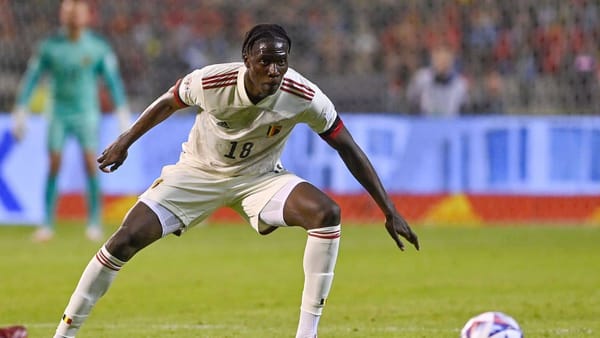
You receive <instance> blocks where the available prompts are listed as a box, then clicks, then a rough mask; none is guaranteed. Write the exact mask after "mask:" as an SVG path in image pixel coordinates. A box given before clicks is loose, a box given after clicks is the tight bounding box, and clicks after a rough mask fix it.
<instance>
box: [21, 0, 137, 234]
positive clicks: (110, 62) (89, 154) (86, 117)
mask: <svg viewBox="0 0 600 338" xmlns="http://www.w3.org/2000/svg"><path fill="white" fill-rule="evenodd" d="M59 13H60V23H61V28H60V29H59V31H58V32H57V33H56V34H54V35H52V36H50V37H48V38H47V39H45V40H44V41H42V43H41V44H40V45H39V48H38V50H37V52H36V54H34V55H33V56H32V58H31V60H30V61H29V64H28V67H27V71H26V73H25V75H24V78H23V80H22V83H21V85H20V89H19V94H18V96H17V99H16V107H15V109H14V111H13V122H14V123H13V130H12V131H13V135H14V136H15V138H16V139H17V140H20V139H21V138H22V137H23V136H24V135H25V131H26V120H27V112H28V109H27V106H28V103H29V100H30V99H31V96H32V93H33V90H34V88H35V87H36V85H37V84H38V81H39V79H40V78H41V77H42V75H47V76H48V79H49V82H50V89H51V97H50V102H51V104H50V106H49V107H48V108H49V111H48V112H47V113H48V116H49V121H48V134H47V147H48V152H49V165H50V168H49V172H48V177H47V181H46V189H45V198H44V203H45V220H44V224H43V225H42V226H40V227H39V228H38V229H37V231H36V232H35V233H34V236H33V239H34V241H47V240H50V239H51V238H52V237H53V235H54V227H55V225H54V219H55V214H56V202H57V198H58V196H57V195H58V188H57V177H58V172H59V170H60V164H61V158H62V149H63V146H64V144H65V140H66V138H67V137H69V136H73V137H75V139H76V140H77V141H78V142H79V144H80V146H81V148H82V150H83V158H84V161H85V170H86V174H87V193H88V194H87V203H88V225H87V230H86V236H87V237H88V238H89V239H90V240H93V241H100V240H102V239H103V237H104V236H103V231H102V227H101V222H100V221H101V220H100V218H101V217H100V215H101V211H100V209H101V201H100V199H101V194H100V187H99V183H98V178H97V175H96V165H95V159H96V151H97V147H98V138H99V133H98V129H99V124H100V120H101V113H100V104H99V95H98V78H99V77H102V78H103V80H104V83H105V84H106V86H107V87H108V89H109V91H110V94H111V96H112V100H113V103H114V106H115V107H116V110H115V111H116V113H117V115H118V120H119V125H120V127H121V129H122V130H125V129H126V128H127V126H128V124H129V121H130V114H129V110H128V108H127V104H126V97H125V93H124V89H123V84H122V81H121V78H120V76H119V70H118V65H117V59H116V57H115V54H114V53H113V51H112V49H111V47H110V46H109V44H108V43H107V42H106V41H105V40H103V39H102V38H100V37H98V36H97V35H95V34H94V33H92V32H91V31H89V30H88V29H87V25H88V21H89V17H90V9H89V7H88V4H87V2H85V1H81V0H63V1H62V2H61V5H60V11H59Z"/></svg>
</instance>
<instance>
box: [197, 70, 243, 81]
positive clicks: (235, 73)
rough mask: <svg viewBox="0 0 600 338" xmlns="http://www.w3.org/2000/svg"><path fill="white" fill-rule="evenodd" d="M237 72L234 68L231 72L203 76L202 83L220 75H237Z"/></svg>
mask: <svg viewBox="0 0 600 338" xmlns="http://www.w3.org/2000/svg"><path fill="white" fill-rule="evenodd" d="M237 73H238V71H237V70H234V71H231V72H229V73H223V74H217V75H211V76H207V77H203V78H202V83H204V81H206V80H212V79H216V78H219V77H227V76H231V75H237Z"/></svg>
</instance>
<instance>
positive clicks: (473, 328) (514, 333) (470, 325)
mask: <svg viewBox="0 0 600 338" xmlns="http://www.w3.org/2000/svg"><path fill="white" fill-rule="evenodd" d="M460 338H523V332H522V331H521V328H520V327H519V323H517V321H516V320H514V319H513V318H512V317H510V316H508V315H506V314H504V313H502V312H484V313H482V314H479V315H477V316H475V317H473V318H471V319H469V321H468V322H467V323H466V324H465V326H464V327H463V329H462V330H461V331H460Z"/></svg>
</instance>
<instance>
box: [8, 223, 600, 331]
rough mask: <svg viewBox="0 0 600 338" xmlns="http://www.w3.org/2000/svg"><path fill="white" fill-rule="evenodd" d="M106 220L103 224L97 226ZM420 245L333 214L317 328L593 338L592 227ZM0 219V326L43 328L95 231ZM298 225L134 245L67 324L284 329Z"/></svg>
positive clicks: (598, 236) (482, 232)
mask: <svg viewBox="0 0 600 338" xmlns="http://www.w3.org/2000/svg"><path fill="white" fill-rule="evenodd" d="M109 230H112V229H109ZM415 230H416V232H417V233H418V234H419V238H420V241H421V244H422V249H421V251H420V252H416V251H415V250H414V249H413V248H412V247H408V248H407V250H406V251H405V252H401V251H399V250H398V249H396V248H395V246H394V243H393V241H392V240H391V239H390V238H389V237H388V235H387V233H386V232H385V230H384V228H383V225H360V226H359V225H345V226H344V227H343V231H342V242H341V247H340V255H339V259H338V265H337V268H336V277H335V281H334V285H333V289H332V292H331V294H330V298H329V302H328V305H327V307H326V309H325V312H324V316H323V318H322V319H321V325H320V329H319V336H320V337H344V338H346V337H361V338H362V337H395V338H397V337H411V338H415V337H436V338H438V337H449V338H450V337H452V338H457V337H458V336H459V330H460V328H461V327H462V325H463V324H464V323H465V322H466V321H467V319H469V318H470V317H471V316H473V315H475V314H477V313H479V312H483V311H489V310H498V311H503V312H506V313H507V314H509V315H512V316H513V317H514V318H515V319H517V321H519V323H520V324H521V326H522V328H523V329H524V332H525V336H526V337H528V338H529V337H569V338H578V337H600V321H599V320H598V318H600V244H599V243H600V229H598V228H584V227H531V226H529V227H527V226H521V227H494V228H483V229H481V228H478V229H466V228H465V229H450V228H429V227H419V226H416V227H415ZM32 231H33V230H32V228H27V227H0V325H2V326H5V325H14V324H23V325H25V326H26V327H27V328H28V330H29V333H30V337H32V338H36V337H50V336H52V334H53V332H54V329H55V327H56V324H57V323H58V320H59V319H60V316H61V315H62V311H63V309H64V307H65V305H66V304H67V301H68V298H69V296H70V294H71V292H72V291H73V289H74V287H75V284H76V283H77V281H78V279H79V276H80V274H81V272H82V271H83V269H84V267H85V265H86V264H87V262H88V261H89V259H90V258H91V257H92V256H93V255H94V254H95V253H96V251H97V250H98V248H99V245H98V244H94V243H90V242H88V241H86V240H85V239H84V236H83V228H82V227H81V226H79V225H75V224H61V225H60V226H59V228H58V232H57V237H56V238H55V240H53V241H52V242H50V243H45V244H41V245H39V244H33V243H31V241H30V235H31V233H32ZM305 240H306V236H305V234H304V233H303V231H301V230H300V229H280V230H278V231H276V232H274V233H273V234H271V235H269V236H266V237H262V236H259V235H257V234H256V233H254V232H253V230H251V228H250V227H249V226H243V225H231V224H229V225H224V224H220V225H213V224H211V225H208V226H206V227H202V228H194V229H192V230H191V231H190V232H188V233H186V234H185V235H184V236H183V237H181V238H176V237H174V236H170V237H168V238H166V239H163V240H162V241H159V242H157V243H155V244H154V245H152V246H150V247H149V248H147V249H145V250H143V251H142V252H141V253H139V254H138V256H136V257H134V259H133V260H132V261H131V262H130V263H129V264H127V265H125V267H124V268H123V270H122V271H121V272H120V274H119V276H118V277H117V279H116V281H115V283H114V284H113V286H112V288H111V289H110V290H109V292H108V293H107V295H105V297H103V298H102V299H101V300H100V301H99V303H98V304H97V306H96V308H95V309H94V311H92V314H91V316H90V318H89V319H88V321H87V322H86V323H85V325H84V326H83V328H82V329H81V331H80V334H79V335H78V337H81V338H85V337H293V336H294V334H295V329H296V323H297V317H298V308H299V301H300V292H301V289H302V283H303V274H302V254H303V251H304V244H305Z"/></svg>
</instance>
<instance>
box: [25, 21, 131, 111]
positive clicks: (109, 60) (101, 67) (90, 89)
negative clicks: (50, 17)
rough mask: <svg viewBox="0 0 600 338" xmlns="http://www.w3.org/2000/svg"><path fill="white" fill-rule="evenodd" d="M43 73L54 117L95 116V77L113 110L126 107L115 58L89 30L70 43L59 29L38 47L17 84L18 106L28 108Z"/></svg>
mask: <svg viewBox="0 0 600 338" xmlns="http://www.w3.org/2000/svg"><path fill="white" fill-rule="evenodd" d="M43 74H47V75H49V80H50V90H51V96H50V99H51V102H50V106H49V107H48V108H49V109H50V116H52V117H54V118H58V119H61V118H66V119H78V116H81V117H82V118H84V119H85V118H90V116H89V115H99V114H100V102H99V95H98V78H99V77H101V78H102V79H103V80H104V83H105V84H106V86H107V88H108V90H109V91H110V93H111V96H112V99H113V103H114V105H115V107H122V106H124V105H125V104H126V102H125V101H126V98H125V93H124V89H123V83H122V81H121V78H120V76H119V71H118V63H117V58H116V56H115V54H114V52H113V51H112V49H111V47H110V45H109V44H108V43H107V42H106V41H105V40H104V39H102V38H100V37H99V36H97V35H96V34H94V33H92V32H91V31H88V30H84V31H83V32H82V33H81V35H80V37H79V39H78V40H76V41H72V40H70V39H69V38H68V36H67V35H66V32H65V31H64V30H62V29H61V30H60V31H59V32H58V33H57V34H55V35H53V36H51V37H49V38H47V39H46V40H44V41H43V42H42V43H41V44H40V46H39V48H38V51H37V53H36V54H35V55H33V57H32V58H31V60H30V61H29V65H28V67H27V71H26V73H25V76H24V78H23V81H22V83H21V89H20V93H19V95H18V97H17V101H16V104H17V105H18V106H27V105H28V103H29V100H30V99H31V96H32V93H33V90H34V88H35V86H36V85H37V82H38V80H39V78H40V76H42V75H43ZM86 116H87V117H86Z"/></svg>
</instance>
